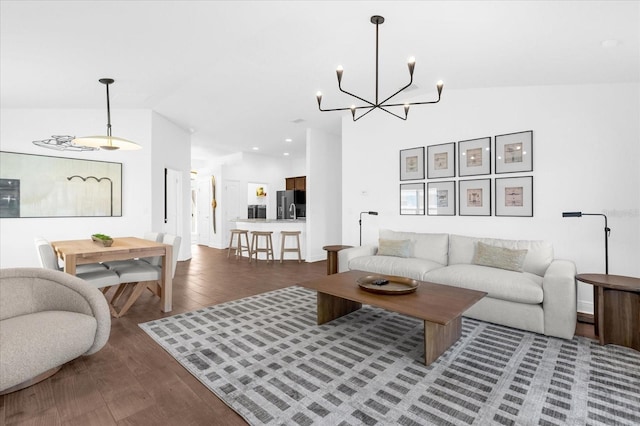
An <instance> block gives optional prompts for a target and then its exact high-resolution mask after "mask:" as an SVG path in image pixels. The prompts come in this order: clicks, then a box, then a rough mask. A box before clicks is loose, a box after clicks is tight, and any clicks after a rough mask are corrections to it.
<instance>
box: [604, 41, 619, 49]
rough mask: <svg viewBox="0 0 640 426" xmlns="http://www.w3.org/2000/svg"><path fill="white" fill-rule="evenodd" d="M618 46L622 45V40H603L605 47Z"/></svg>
mask: <svg viewBox="0 0 640 426" xmlns="http://www.w3.org/2000/svg"><path fill="white" fill-rule="evenodd" d="M618 46H620V40H615V39H611V40H604V41H603V42H602V47H604V48H605V49H611V48H613V47H618Z"/></svg>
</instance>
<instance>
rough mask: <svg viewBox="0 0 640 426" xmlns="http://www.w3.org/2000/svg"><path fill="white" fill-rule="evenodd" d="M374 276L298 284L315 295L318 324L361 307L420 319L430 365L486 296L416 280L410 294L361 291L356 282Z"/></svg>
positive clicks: (333, 277) (328, 278)
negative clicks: (415, 285)
mask: <svg viewBox="0 0 640 426" xmlns="http://www.w3.org/2000/svg"><path fill="white" fill-rule="evenodd" d="M369 275H376V274H372V273H370V272H363V271H348V272H343V273H340V274H333V275H327V276H326V277H322V278H318V279H315V280H311V281H306V282H303V283H300V284H298V285H300V286H301V287H305V288H309V289H312V290H316V291H317V292H318V302H317V303H318V325H320V324H324V323H326V322H329V321H332V320H334V319H336V318H340V317H341V316H343V315H346V314H348V313H351V312H353V311H356V310H358V309H360V308H361V307H362V304H363V303H364V304H367V305H371V306H376V307H379V308H383V309H387V310H389V311H393V312H398V313H400V314H404V315H409V316H412V317H415V318H419V319H421V320H424V357H425V360H424V361H425V364H426V365H429V364H431V363H432V362H434V361H435V360H436V359H438V357H439V356H440V355H442V354H443V353H444V352H445V351H446V350H447V349H449V348H450V347H451V345H453V344H454V343H455V342H456V341H457V340H458V339H459V338H460V336H461V334H462V313H463V312H464V311H466V310H467V309H469V308H470V307H471V306H472V305H474V304H475V303H476V302H477V301H478V300H480V299H482V298H483V297H484V296H486V295H487V293H485V292H482V291H475V290H467V289H464V288H458V287H451V286H446V285H441V284H434V283H430V282H424V281H419V287H418V289H417V290H416V291H415V292H413V293H410V294H403V295H384V294H376V293H371V292H368V291H365V290H362V289H361V288H360V287H359V286H358V283H357V282H356V280H357V279H358V278H360V277H365V276H369Z"/></svg>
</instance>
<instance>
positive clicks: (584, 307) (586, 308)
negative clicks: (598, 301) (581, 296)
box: [578, 300, 593, 315]
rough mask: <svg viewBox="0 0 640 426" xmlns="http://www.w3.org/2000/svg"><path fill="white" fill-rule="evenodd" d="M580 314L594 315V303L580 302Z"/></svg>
mask: <svg viewBox="0 0 640 426" xmlns="http://www.w3.org/2000/svg"><path fill="white" fill-rule="evenodd" d="M578 312H583V313H585V314H591V315H593V302H587V301H585V300H578Z"/></svg>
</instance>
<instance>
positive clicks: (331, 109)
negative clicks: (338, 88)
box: [318, 105, 376, 112]
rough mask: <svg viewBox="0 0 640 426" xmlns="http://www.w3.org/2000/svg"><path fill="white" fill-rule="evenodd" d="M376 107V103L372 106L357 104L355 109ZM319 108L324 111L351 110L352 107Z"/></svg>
mask: <svg viewBox="0 0 640 426" xmlns="http://www.w3.org/2000/svg"><path fill="white" fill-rule="evenodd" d="M375 107H376V106H375V105H371V106H368V105H365V106H357V107H355V108H354V109H364V108H375ZM318 109H319V110H320V111H322V112H325V111H351V107H347V108H330V109H322V107H321V106H318Z"/></svg>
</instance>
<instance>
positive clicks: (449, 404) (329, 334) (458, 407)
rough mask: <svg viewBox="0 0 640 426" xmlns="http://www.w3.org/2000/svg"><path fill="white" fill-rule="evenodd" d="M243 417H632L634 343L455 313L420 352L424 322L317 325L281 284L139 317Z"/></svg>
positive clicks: (306, 296)
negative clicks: (440, 348) (554, 333)
mask: <svg viewBox="0 0 640 426" xmlns="http://www.w3.org/2000/svg"><path fill="white" fill-rule="evenodd" d="M140 327H142V329H144V330H145V331H146V332H147V333H148V334H149V336H151V337H152V338H153V339H154V340H155V341H156V342H157V343H158V344H159V345H160V346H162V347H163V348H164V349H165V350H166V351H167V352H169V353H170V354H171V355H172V356H173V357H175V359H177V360H178V361H179V362H180V363H181V364H182V365H183V366H184V367H185V368H186V369H187V370H189V372H191V374H193V375H194V376H195V377H197V378H198V379H199V380H200V381H201V382H202V383H203V384H204V385H205V386H207V387H208V388H209V389H210V390H211V391H212V392H214V393H215V394H216V395H217V396H218V397H219V398H220V399H222V400H223V401H224V402H225V403H226V404H227V405H228V406H229V407H231V408H232V409H233V410H235V411H236V412H237V413H238V414H240V415H241V416H242V417H243V418H244V419H245V420H246V421H247V422H248V423H250V424H252V425H262V424H273V425H312V424H314V425H345V426H346V425H359V424H364V425H395V424H398V425H488V424H492V425H493V424H502V425H596V424H607V425H614V424H615V425H638V424H640V353H639V352H637V351H634V350H632V349H628V348H623V347H618V346H611V345H609V346H600V345H598V344H597V343H596V342H593V341H591V340H589V339H586V338H582V337H575V338H574V339H573V340H563V339H556V338H550V337H545V336H542V335H538V334H534V333H529V332H525V331H520V330H515V329H511V328H507V327H502V326H498V325H494V324H489V323H484V322H481V321H476V320H471V319H467V318H464V319H463V330H462V337H461V338H460V340H458V342H457V343H455V344H454V346H452V347H451V348H450V349H449V350H448V351H447V352H445V353H444V354H443V355H442V356H441V357H440V358H439V359H438V360H437V361H436V362H435V363H433V364H432V365H430V366H429V367H426V366H425V365H424V363H423V359H424V358H423V357H424V343H423V341H424V340H423V323H422V321H420V320H417V319H414V318H411V317H407V316H404V315H400V314H396V313H393V312H389V311H385V310H382V309H378V308H374V307H371V306H366V305H365V306H363V308H362V309H360V310H358V311H356V312H353V313H351V314H349V315H347V316H344V317H342V318H339V319H337V320H334V321H332V322H329V323H327V324H324V325H321V326H318V325H317V324H316V293H315V291H311V290H308V289H305V288H301V287H297V286H294V287H288V288H284V289H280V290H276V291H271V292H268V293H263V294H259V295H256V296H252V297H248V298H245V299H240V300H235V301H232V302H228V303H224V304H220V305H215V306H211V307H208V308H204V309H200V310H198V311H194V312H188V313H184V314H180V315H175V316H172V317H168V318H163V319H159V320H156V321H151V322H147V323H144V324H140Z"/></svg>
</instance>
